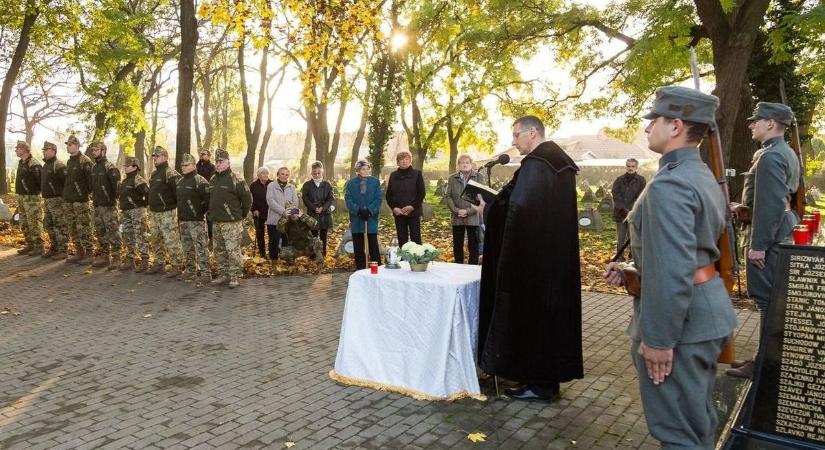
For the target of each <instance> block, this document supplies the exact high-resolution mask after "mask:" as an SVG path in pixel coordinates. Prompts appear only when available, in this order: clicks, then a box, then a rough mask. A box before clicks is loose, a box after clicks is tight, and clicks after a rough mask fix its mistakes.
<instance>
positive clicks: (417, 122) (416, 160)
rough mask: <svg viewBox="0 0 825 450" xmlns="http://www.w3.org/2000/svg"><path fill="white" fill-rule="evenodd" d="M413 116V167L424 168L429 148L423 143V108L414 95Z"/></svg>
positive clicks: (411, 149)
mask: <svg viewBox="0 0 825 450" xmlns="http://www.w3.org/2000/svg"><path fill="white" fill-rule="evenodd" d="M412 113H413V114H412V116H413V126H412V130H413V136H412V139H413V145H412V147H411V148H410V152H411V153H412V155H413V167H415V168H416V169H418V170H421V169H423V168H424V160H425V159H427V149H426V148H425V147H424V145H422V142H421V127H422V125H423V124H422V122H423V121H422V120H421V109H419V107H418V101H417V100H416V99H415V97H413V100H412Z"/></svg>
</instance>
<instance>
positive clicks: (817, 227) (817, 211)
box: [813, 209, 822, 233]
mask: <svg viewBox="0 0 825 450" xmlns="http://www.w3.org/2000/svg"><path fill="white" fill-rule="evenodd" d="M813 215H814V219H816V231H817V233H818V232H819V222H820V220H821V219H822V214H820V212H819V210H818V209H815V210H814V212H813Z"/></svg>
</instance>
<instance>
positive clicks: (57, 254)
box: [52, 252, 68, 261]
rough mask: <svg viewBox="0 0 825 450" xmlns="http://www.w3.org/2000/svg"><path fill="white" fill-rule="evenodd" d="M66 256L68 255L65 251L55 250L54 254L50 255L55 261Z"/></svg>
mask: <svg viewBox="0 0 825 450" xmlns="http://www.w3.org/2000/svg"><path fill="white" fill-rule="evenodd" d="M67 257H68V255H66V252H57V253H55V254H54V255H52V259H54V260H57V261H59V260H61V259H62V260H65V259H66V258H67Z"/></svg>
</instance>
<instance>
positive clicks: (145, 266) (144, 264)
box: [135, 258, 149, 273]
mask: <svg viewBox="0 0 825 450" xmlns="http://www.w3.org/2000/svg"><path fill="white" fill-rule="evenodd" d="M147 270H149V259H148V258H144V259H142V260H140V264H135V273H143V272H146V271H147Z"/></svg>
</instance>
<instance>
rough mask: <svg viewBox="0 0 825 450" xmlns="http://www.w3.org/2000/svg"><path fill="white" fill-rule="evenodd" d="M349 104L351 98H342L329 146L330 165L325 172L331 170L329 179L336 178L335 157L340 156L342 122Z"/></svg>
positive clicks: (328, 157)
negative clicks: (339, 145)
mask: <svg viewBox="0 0 825 450" xmlns="http://www.w3.org/2000/svg"><path fill="white" fill-rule="evenodd" d="M347 104H349V99H347V98H342V99H341V109H339V110H338V120H336V121H335V132H334V133H333V135H332V144H331V145H330V147H329V154H328V155H327V159H328V160H329V161H330V165H329V166H326V167H325V170H324V172H325V173H326V172H329V175H328V177H329V179H334V178H335V159H336V158H337V157H338V144H339V143H340V142H341V124H342V123H343V122H344V114H346V111H347Z"/></svg>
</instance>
